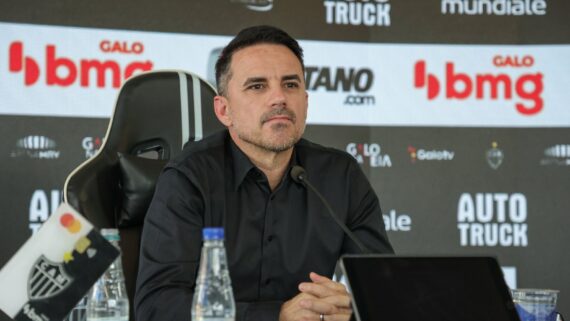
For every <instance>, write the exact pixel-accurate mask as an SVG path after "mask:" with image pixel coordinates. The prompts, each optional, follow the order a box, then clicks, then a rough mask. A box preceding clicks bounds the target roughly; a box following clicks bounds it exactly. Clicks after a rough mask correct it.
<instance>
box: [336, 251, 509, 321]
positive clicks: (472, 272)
mask: <svg viewBox="0 0 570 321" xmlns="http://www.w3.org/2000/svg"><path fill="white" fill-rule="evenodd" d="M340 266H341V269H342V271H343V273H344V275H345V276H346V278H347V282H348V286H349V291H350V294H351V296H352V302H353V311H354V313H353V317H356V320H358V321H520V319H519V317H518V315H517V312H516V310H515V307H514V304H513V301H512V298H511V294H510V291H509V288H508V287H507V284H506V283H505V280H504V278H503V273H502V271H501V268H500V266H499V264H498V262H497V260H496V259H495V258H492V257H406V256H395V255H347V256H343V257H342V258H341V261H340Z"/></svg>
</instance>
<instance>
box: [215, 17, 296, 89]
mask: <svg viewBox="0 0 570 321" xmlns="http://www.w3.org/2000/svg"><path fill="white" fill-rule="evenodd" d="M257 44H276V45H283V46H285V47H287V48H289V49H290V50H291V51H292V52H293V54H295V56H296V57H297V59H299V62H300V63H301V68H302V69H303V72H305V64H304V63H303V49H302V48H301V46H299V43H298V42H297V40H295V39H293V37H291V36H289V34H287V33H286V32H285V31H283V30H281V29H279V28H276V27H272V26H254V27H249V28H245V29H243V30H242V31H240V32H239V33H238V34H237V35H236V36H235V38H234V39H232V41H230V43H229V44H228V45H227V46H226V47H225V48H224V49H223V50H222V53H221V54H220V57H219V58H218V61H217V62H216V84H217V86H218V93H219V94H220V95H225V94H226V90H227V85H228V80H229V79H230V78H231V74H230V65H231V61H232V56H233V54H234V53H235V52H236V51H238V50H240V49H243V48H246V47H250V46H253V45H257Z"/></svg>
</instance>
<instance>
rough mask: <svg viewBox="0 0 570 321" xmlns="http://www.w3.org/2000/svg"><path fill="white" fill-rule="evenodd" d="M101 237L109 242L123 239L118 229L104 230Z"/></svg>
mask: <svg viewBox="0 0 570 321" xmlns="http://www.w3.org/2000/svg"><path fill="white" fill-rule="evenodd" d="M101 235H103V237H104V238H105V239H106V240H107V241H119V240H121V237H120V236H119V230H118V229H116V228H102V229H101Z"/></svg>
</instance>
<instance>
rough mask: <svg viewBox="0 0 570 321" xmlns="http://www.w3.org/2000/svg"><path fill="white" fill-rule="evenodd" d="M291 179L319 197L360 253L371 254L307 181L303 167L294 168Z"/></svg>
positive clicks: (296, 166)
mask: <svg viewBox="0 0 570 321" xmlns="http://www.w3.org/2000/svg"><path fill="white" fill-rule="evenodd" d="M291 178H292V179H293V180H294V181H295V182H296V183H298V184H301V185H303V186H305V188H309V189H310V190H311V191H313V193H315V194H316V195H317V196H318V198H319V199H320V200H321V202H323V204H324V205H325V207H326V208H327V210H328V211H329V214H330V215H331V216H332V218H333V220H334V221H335V222H336V224H337V225H338V226H340V228H341V229H342V230H343V231H344V233H345V234H346V235H347V236H348V237H349V238H350V239H351V240H352V241H353V242H354V243H355V244H356V246H358V248H359V249H360V252H362V253H363V254H369V253H370V250H368V249H367V248H366V246H364V244H362V243H361V242H360V241H359V240H358V238H357V237H356V235H354V233H352V231H350V230H349V229H348V227H346V225H344V223H343V222H342V221H341V220H340V219H339V218H338V217H337V216H336V214H335V213H334V211H333V209H332V208H331V205H330V204H329V202H327V200H326V199H325V198H324V197H323V195H321V193H319V191H317V189H316V188H315V187H314V186H313V184H311V182H309V180H308V179H307V173H306V172H305V169H304V168H303V167H301V166H298V165H295V166H293V168H292V169H291Z"/></svg>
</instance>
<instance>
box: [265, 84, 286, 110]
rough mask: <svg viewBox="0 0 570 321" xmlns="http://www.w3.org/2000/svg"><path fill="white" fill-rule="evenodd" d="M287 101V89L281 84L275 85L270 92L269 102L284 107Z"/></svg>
mask: <svg viewBox="0 0 570 321" xmlns="http://www.w3.org/2000/svg"><path fill="white" fill-rule="evenodd" d="M286 101H287V97H286V96H285V91H284V90H283V88H282V87H281V86H274V87H273V88H272V90H271V92H270V96H269V103H270V105H271V107H283V106H285V103H286Z"/></svg>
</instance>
